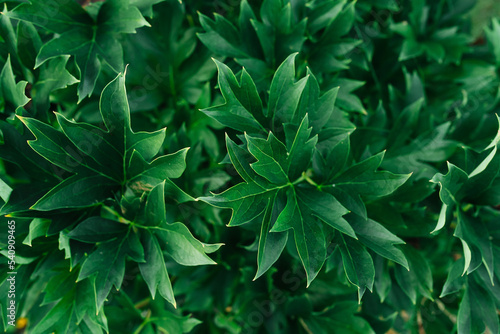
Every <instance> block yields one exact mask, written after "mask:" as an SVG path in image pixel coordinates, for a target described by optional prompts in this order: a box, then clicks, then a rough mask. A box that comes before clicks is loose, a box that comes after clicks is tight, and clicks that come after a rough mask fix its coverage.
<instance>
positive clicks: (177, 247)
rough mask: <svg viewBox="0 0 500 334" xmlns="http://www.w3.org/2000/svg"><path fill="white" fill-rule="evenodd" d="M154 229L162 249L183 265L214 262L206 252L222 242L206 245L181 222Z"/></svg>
mask: <svg viewBox="0 0 500 334" xmlns="http://www.w3.org/2000/svg"><path fill="white" fill-rule="evenodd" d="M155 231H156V235H157V237H158V238H159V240H160V241H161V242H162V244H163V249H165V251H166V252H167V253H168V254H169V255H170V256H171V257H172V258H173V259H174V261H176V262H177V263H179V264H182V265H184V266H199V265H206V264H216V263H215V262H214V261H213V260H212V259H211V258H209V257H208V256H207V255H206V254H207V253H213V252H215V251H216V250H217V249H219V247H220V246H222V244H213V245H208V244H204V243H202V242H200V241H198V240H197V239H195V238H194V237H193V235H192V234H191V232H189V230H188V228H187V227H186V226H185V225H184V224H182V223H173V224H167V225H164V226H162V227H160V228H157V229H155Z"/></svg>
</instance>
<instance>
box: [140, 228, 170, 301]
mask: <svg viewBox="0 0 500 334" xmlns="http://www.w3.org/2000/svg"><path fill="white" fill-rule="evenodd" d="M142 244H143V245H144V258H145V260H146V262H144V263H139V269H140V270H141V274H142V277H143V278H144V280H145V281H146V283H147V285H148V287H149V291H150V292H151V297H152V298H153V299H154V298H155V295H156V290H158V293H159V294H160V296H162V297H163V298H165V300H167V301H168V302H169V303H171V304H172V305H174V307H177V306H176V302H175V297H174V292H173V290H172V284H171V283H170V278H169V277H168V271H167V267H166V265H165V259H164V258H163V253H162V249H161V247H160V244H159V243H158V239H157V238H156V236H155V235H153V234H152V233H151V232H149V231H147V232H144V233H142Z"/></svg>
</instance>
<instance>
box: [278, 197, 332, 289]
mask: <svg viewBox="0 0 500 334" xmlns="http://www.w3.org/2000/svg"><path fill="white" fill-rule="evenodd" d="M299 194H300V193H298V192H296V191H295V189H294V187H290V188H289V189H288V190H287V201H286V206H285V208H284V209H283V211H281V213H280V214H279V216H278V218H277V220H276V223H275V224H274V226H273V228H272V229H271V232H284V231H287V230H289V229H293V234H294V239H295V246H296V247H297V251H298V253H299V257H300V261H301V262H302V265H303V266H304V269H305V270H306V275H307V286H309V285H310V284H311V282H312V281H313V280H314V278H315V277H316V275H318V273H319V271H320V269H321V267H322V266H323V263H324V262H325V259H326V244H325V236H324V232H323V226H322V225H321V224H320V223H319V222H318V221H317V220H316V219H314V218H313V217H312V216H311V212H310V211H309V209H308V208H307V207H306V206H305V205H304V204H303V202H301V201H300V200H299V198H300V197H299V196H300V195H299Z"/></svg>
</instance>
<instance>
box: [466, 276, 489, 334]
mask: <svg viewBox="0 0 500 334" xmlns="http://www.w3.org/2000/svg"><path fill="white" fill-rule="evenodd" d="M486 328H488V329H489V331H490V332H491V333H497V332H498V330H499V324H498V314H497V312H496V306H495V303H494V301H493V299H492V298H491V295H490V294H488V292H487V291H486V290H485V289H484V288H483V287H481V286H480V285H478V284H476V283H474V282H472V280H469V283H468V285H467V289H466V290H465V294H464V296H463V298H462V302H461V303H460V308H459V310H458V316H457V330H458V333H459V334H465V333H484V331H485V330H486Z"/></svg>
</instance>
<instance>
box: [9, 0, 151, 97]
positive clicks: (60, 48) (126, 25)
mask: <svg viewBox="0 0 500 334" xmlns="http://www.w3.org/2000/svg"><path fill="white" fill-rule="evenodd" d="M45 6H46V4H45V3H44V2H43V1H40V0H33V1H31V3H30V4H28V3H25V4H21V5H19V6H18V7H16V8H15V9H14V10H13V11H11V12H9V14H8V15H9V17H11V18H15V19H19V20H24V21H28V22H31V23H33V24H35V25H38V26H40V27H42V28H44V29H46V30H49V31H51V32H54V33H56V34H59V35H58V36H57V37H55V38H53V39H52V40H50V41H48V42H47V43H45V44H44V45H43V46H42V48H41V49H40V52H39V54H38V56H37V59H36V65H35V66H36V67H39V66H40V65H41V64H43V63H44V62H45V61H47V60H49V59H51V58H54V57H58V56H63V55H73V56H74V57H75V60H76V64H77V66H78V68H79V70H80V84H79V85H78V98H79V101H81V100H83V99H84V98H85V97H86V96H90V95H91V94H92V92H93V90H94V86H95V82H96V80H97V77H98V75H99V72H100V71H101V61H100V60H99V59H101V60H104V61H106V63H107V64H108V65H109V66H110V67H111V68H112V69H113V70H114V71H115V72H116V73H118V72H120V71H123V70H124V65H123V50H122V46H121V45H120V43H119V42H118V41H117V37H118V36H119V34H121V33H126V34H130V33H135V30H136V29H137V28H140V27H143V26H148V25H149V24H148V22H147V21H146V20H145V19H144V18H143V17H142V15H141V13H140V12H139V10H138V9H137V7H135V6H130V5H129V4H128V1H118V0H111V1H106V2H105V3H104V4H103V5H102V6H101V7H100V8H99V13H98V15H97V18H96V20H95V21H94V19H93V18H92V17H91V16H90V15H89V13H87V12H86V11H85V10H84V9H83V8H82V7H81V6H79V5H78V4H76V3H74V2H71V3H69V4H68V3H67V2H66V1H64V0H56V1H54V3H53V8H52V10H51V11H47V10H46V7H45Z"/></svg>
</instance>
